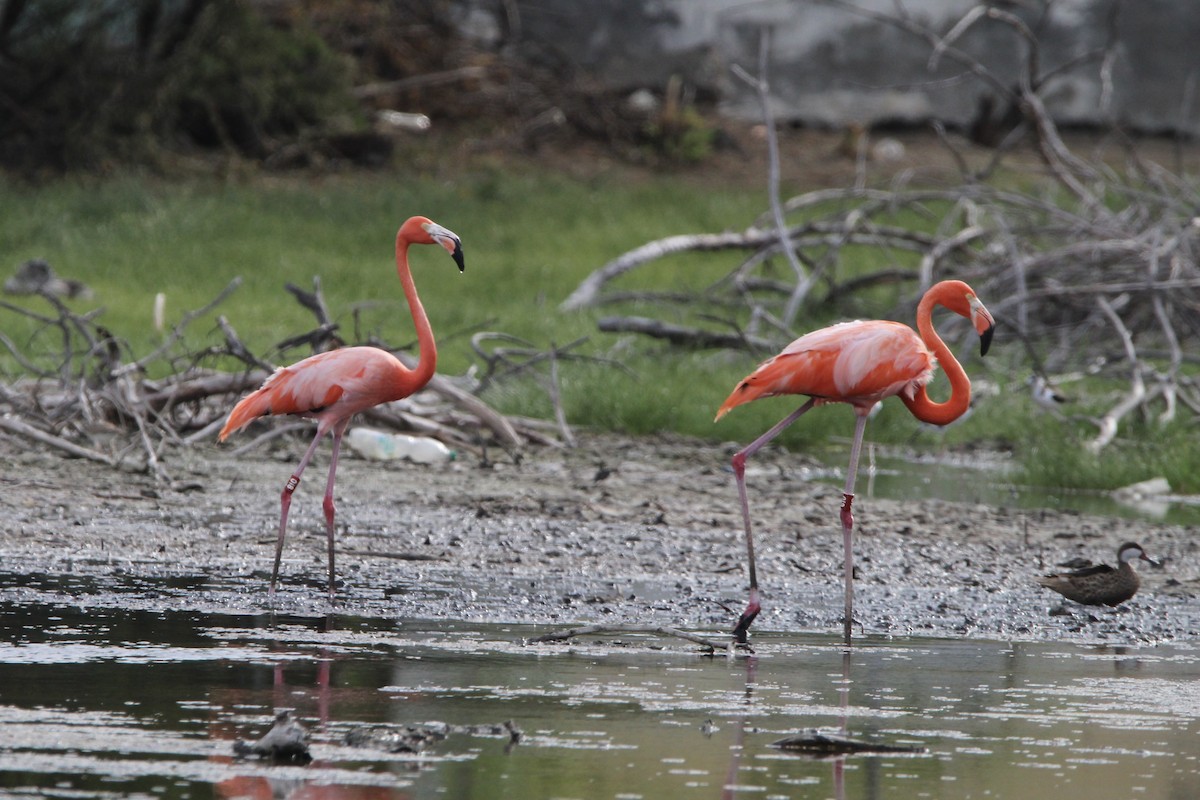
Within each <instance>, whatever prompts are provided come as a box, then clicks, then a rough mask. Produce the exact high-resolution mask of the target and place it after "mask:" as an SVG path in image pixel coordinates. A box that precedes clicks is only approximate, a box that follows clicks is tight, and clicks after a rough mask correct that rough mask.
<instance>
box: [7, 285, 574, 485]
mask: <svg viewBox="0 0 1200 800" xmlns="http://www.w3.org/2000/svg"><path fill="white" fill-rule="evenodd" d="M240 283H241V281H240V279H234V280H233V281H231V282H230V283H229V284H228V285H227V286H226V287H225V288H224V289H223V290H222V291H221V292H220V293H219V294H218V295H217V296H216V297H215V298H214V299H213V300H212V301H210V302H208V303H206V304H204V305H203V306H201V307H200V308H197V309H195V310H193V311H189V312H187V313H186V314H184V316H183V317H182V319H181V320H180V322H179V323H178V324H176V325H175V326H174V328H173V329H172V330H171V331H170V332H169V334H168V335H167V336H165V337H164V340H163V341H162V342H161V343H160V344H159V345H157V346H156V347H154V348H153V349H152V350H151V352H150V353H149V354H147V355H145V356H142V357H140V358H137V357H134V356H132V355H130V350H131V348H130V347H129V345H128V343H127V342H125V341H124V340H121V339H119V338H118V337H116V336H115V335H114V334H113V333H112V332H111V331H109V330H107V329H106V328H104V327H103V326H102V325H101V324H100V323H99V321H98V319H99V317H100V311H99V310H94V311H90V312H86V313H81V314H77V313H74V312H72V311H71V310H70V309H69V308H68V307H67V306H66V305H64V304H63V303H62V302H61V301H60V300H59V299H58V298H57V297H54V296H49V295H47V296H45V301H46V303H48V304H49V306H50V308H51V310H52V311H51V313H42V312H37V311H31V310H28V309H25V308H23V307H21V306H16V305H13V304H11V303H5V302H3V301H0V312H3V311H9V312H13V313H16V314H19V315H21V316H22V317H23V318H25V320H26V321H28V323H29V324H31V325H33V326H35V327H40V328H41V329H42V330H43V331H47V332H49V335H46V333H39V334H35V335H33V336H30V337H28V338H29V341H34V342H37V343H38V344H39V345H40V346H41V347H42V348H43V350H42V352H39V353H36V354H34V353H30V352H25V351H24V350H23V349H22V348H21V347H19V346H18V345H17V343H16V342H15V341H14V340H13V339H12V338H10V337H3V336H0V346H2V347H4V348H7V349H8V350H9V351H10V354H11V356H12V358H11V360H10V361H9V362H8V363H10V364H12V363H15V364H17V365H19V366H20V368H21V369H23V370H24V371H25V372H26V373H27V374H29V375H31V376H33V377H29V378H25V377H22V378H18V379H16V380H14V381H12V382H11V383H3V382H0V432H6V433H12V434H15V435H18V436H22V437H24V438H27V439H30V440H33V441H36V442H38V443H40V444H42V445H45V446H47V447H52V448H54V449H57V450H60V451H62V452H64V453H66V454H69V455H71V456H75V457H80V458H87V459H89V460H92V461H95V462H97V463H102V464H106V465H110V466H115V465H118V464H121V463H124V462H127V461H128V460H129V458H130V455H131V454H134V455H136V456H137V461H136V462H134V466H135V467H136V466H138V465H139V463H140V466H141V467H142V468H144V469H145V470H146V471H148V472H150V473H151V474H153V475H154V476H155V477H156V479H158V480H160V481H164V482H167V483H170V482H171V477H170V475H169V474H168V472H167V460H168V456H169V454H170V452H171V451H172V449H173V448H179V447H187V446H191V445H194V444H197V443H199V442H211V441H213V440H214V439H215V438H216V433H217V431H218V430H219V428H220V427H221V425H222V424H223V420H224V418H225V416H226V414H227V413H228V410H229V408H230V407H231V406H232V405H233V403H234V401H235V400H236V399H237V398H238V397H240V396H241V395H244V394H245V393H246V392H248V391H251V390H253V389H255V388H257V387H258V386H260V385H261V384H262V383H263V381H264V380H266V378H267V377H268V376H269V375H270V374H271V373H272V372H273V370H274V365H273V364H272V363H271V362H270V361H269V360H268V359H266V358H263V357H261V356H259V355H256V354H255V353H254V352H253V351H252V350H251V349H250V348H249V347H248V346H247V345H246V344H245V343H244V342H243V341H242V340H241V338H240V337H239V336H238V334H237V331H236V330H235V329H234V327H233V325H232V324H231V323H230V322H229V320H228V319H226V318H225V317H224V316H218V317H217V319H216V329H217V330H218V331H219V333H218V335H219V336H220V337H223V340H224V342H223V345H221V346H210V347H206V348H205V349H202V350H199V351H193V350H191V349H189V345H188V342H187V333H188V329H189V326H191V325H193V324H194V323H195V322H196V321H197V320H198V319H201V318H202V317H204V316H205V315H207V314H209V313H210V312H212V311H213V310H214V309H215V308H216V307H217V306H218V305H219V304H220V303H221V302H222V301H223V300H224V299H226V298H227V297H228V296H229V295H230V294H231V293H232V292H233V291H234V290H236V289H237V287H238V286H239V285H240ZM287 288H288V291H289V292H290V293H291V294H292V296H293V297H295V298H296V300H297V302H299V303H300V304H301V305H303V306H304V307H305V308H307V309H309V310H310V311H312V313H313V314H314V316H315V317H316V318H317V320H318V323H319V327H318V328H317V329H316V331H314V332H310V333H308V334H303V335H302V336H300V337H294V338H293V339H292V340H291V341H292V342H293V343H303V344H306V345H308V347H309V348H310V349H314V350H316V349H320V348H323V347H327V346H328V344H329V343H330V342H331V341H333V340H332V339H331V336H332V334H333V331H334V330H335V329H336V327H337V326H336V323H333V322H332V321H331V315H330V313H329V310H328V308H327V307H326V304H325V299H324V297H323V295H322V292H321V284H320V281H319V280H318V279H314V282H313V291H311V292H309V291H306V290H303V289H300V288H298V287H296V286H290V285H289V286H288V287H287ZM47 340H48V341H51V342H53V343H56V344H58V345H59V347H60V348H61V349H60V350H58V351H57V352H54V351H50V352H47V351H46V349H45V345H44V342H45V341H47ZM580 341H582V340H580ZM573 346H574V344H572V345H570V346H569V347H573ZM564 349H565V348H560V349H555V350H554V352H552V353H551V354H550V363H551V366H552V371H553V370H554V369H555V368H556V364H557V361H556V359H559V358H562V357H563V356H562V352H563V350H564ZM229 358H233V359H236V360H237V361H239V362H241V363H243V364H246V365H247V366H248V367H249V368H248V369H245V370H242V371H239V372H228V371H224V370H220V369H215V368H209V367H206V366H204V365H205V364H208V363H216V364H217V365H220V366H223V365H224V364H223V363H222V362H221V361H220V360H221V359H224V360H225V361H226V362H227V361H228V359H229ZM397 358H399V359H400V360H401V361H402V362H404V363H405V364H407V365H409V366H410V367H412V366H414V365H415V363H416V359H415V358H414V357H413V356H410V355H409V354H407V353H403V352H400V353H398V354H397ZM164 373H166V374H165V377H157V376H160V375H163V374H164ZM150 375H155V376H156V377H153V378H151V377H149V376H150ZM460 384H462V382H461V381H456V380H453V379H450V378H448V377H446V376H444V375H440V374H439V375H434V376H433V378H432V379H431V380H430V382H429V384H428V386H427V387H426V389H425V390H424V391H422V392H420V393H418V394H417V395H414V396H413V397H410V398H407V399H406V400H405V401H403V402H401V403H395V404H387V405H384V406H379V407H376V408H374V409H371V410H370V411H369V412H366V414H365V415H364V416H365V418H368V419H370V420H371V421H372V422H373V423H376V424H381V425H382V426H384V427H390V428H392V429H395V430H400V431H416V432H418V433H420V434H422V435H427V436H433V437H435V438H438V439H441V440H443V441H445V442H446V443H447V444H450V445H451V446H453V447H455V448H457V449H459V450H460V451H470V452H474V453H477V454H480V455H483V456H486V448H487V447H488V445H489V443H491V442H495V443H497V444H498V445H499V446H501V447H502V448H503V449H504V450H505V451H506V452H507V453H509V455H510V456H511V457H513V458H519V452H520V450H521V448H522V447H523V446H524V445H525V444H526V443H528V442H539V443H541V442H552V440H551V439H550V437H548V436H547V435H546V434H545V433H544V432H543V431H542V430H539V429H536V428H535V426H533V425H531V424H530V422H529V421H526V420H520V419H518V418H508V417H506V416H505V415H503V414H500V413H499V412H497V411H496V410H494V409H493V408H491V407H490V406H489V405H488V404H487V403H486V402H484V401H483V400H481V399H480V398H479V397H477V396H476V395H475V394H473V393H472V392H471V391H469V390H468V389H467V388H463V385H460ZM476 388H478V387H477V386H476ZM559 411H560V414H559V419H558V426H559V429H560V431H561V432H562V434H563V436H564V439H566V440H567V441H569V440H570V438H571V437H570V429H569V428H568V427H566V418H565V415H563V414H561V407H560V409H559ZM272 424H273V428H272V430H271V431H270V432H269V433H267V434H266V435H264V436H260V437H258V438H256V439H253V440H252V441H250V442H249V443H247V444H246V445H243V446H242V447H240V448H238V449H237V450H234V451H233V452H234V453H243V452H246V451H248V450H251V449H254V448H255V447H259V446H261V445H262V444H263V443H265V442H267V441H270V440H271V439H273V438H275V437H277V436H281V435H286V434H289V433H292V432H295V431H300V430H303V431H305V432H306V433H307V432H310V431H311V428H312V424H311V423H308V422H304V423H300V424H297V423H295V422H294V421H273V422H272ZM96 431H103V432H104V433H103V435H104V437H106V440H107V439H111V438H112V437H113V436H114V434H115V435H116V437H117V438H116V440H115V446H114V447H113V449H114V453H113V454H109V453H108V452H107V450H108V447H107V446H106V447H103V448H101V447H97V446H96V445H95V443H94V442H95V441H96V439H97V436H98V434H97V433H96ZM122 436H123V437H124V439H123V440H122V438H121V437H122ZM106 444H107V441H106Z"/></svg>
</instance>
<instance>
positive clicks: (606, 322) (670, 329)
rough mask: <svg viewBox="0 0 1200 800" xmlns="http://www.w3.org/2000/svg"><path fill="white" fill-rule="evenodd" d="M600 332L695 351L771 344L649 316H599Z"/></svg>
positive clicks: (758, 348) (751, 337)
mask: <svg viewBox="0 0 1200 800" xmlns="http://www.w3.org/2000/svg"><path fill="white" fill-rule="evenodd" d="M597 327H599V329H600V331H601V332H603V333H640V334H642V335H644V336H650V337H652V338H655V339H665V340H666V341H668V342H670V343H671V344H675V345H680V346H683V347H692V348H695V349H698V350H699V349H705V348H713V347H733V348H739V347H750V348H753V349H756V350H769V349H771V347H772V343H771V342H769V341H767V340H766V339H763V338H761V337H758V336H750V335H748V334H745V333H717V332H715V331H706V330H702V329H700V328H685V327H683V326H682V325H672V324H671V323H669V322H663V321H662V320H657V319H651V318H649V317H602V318H601V319H600V321H599V322H598V323H597Z"/></svg>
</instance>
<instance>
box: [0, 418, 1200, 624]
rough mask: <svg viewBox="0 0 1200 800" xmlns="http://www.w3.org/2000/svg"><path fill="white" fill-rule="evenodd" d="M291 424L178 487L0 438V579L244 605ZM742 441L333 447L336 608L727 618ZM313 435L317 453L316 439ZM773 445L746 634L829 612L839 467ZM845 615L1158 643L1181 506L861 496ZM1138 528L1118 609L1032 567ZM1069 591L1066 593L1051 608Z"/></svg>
mask: <svg viewBox="0 0 1200 800" xmlns="http://www.w3.org/2000/svg"><path fill="white" fill-rule="evenodd" d="M300 448H301V445H300V444H299V443H297V442H282V443H277V444H274V445H269V446H265V447H264V448H263V449H262V450H261V451H259V452H257V453H254V454H250V455H245V456H240V457H237V458H234V457H232V456H230V455H229V452H228V449H219V448H217V447H215V446H211V447H209V446H205V447H197V448H195V449H193V450H190V451H187V452H186V453H183V454H180V455H173V456H172V458H171V461H169V462H168V463H167V468H168V470H169V472H170V474H171V476H172V478H173V480H174V483H173V486H170V487H168V486H165V485H163V484H160V483H156V482H155V481H154V480H153V479H152V478H151V477H149V476H147V475H144V474H136V473H130V472H124V471H118V470H113V469H110V468H107V467H103V466H100V465H96V464H92V463H89V462H85V461H80V460H73V459H64V458H62V457H60V456H59V455H58V454H55V453H48V452H44V451H40V450H37V449H35V448H32V447H30V446H28V445H27V444H26V443H25V442H22V441H19V440H16V439H14V438H0V462H3V463H4V464H6V465H7V468H6V469H5V470H4V471H3V473H2V474H0V509H2V515H3V516H2V518H3V519H4V520H6V521H5V523H4V525H3V528H2V529H0V576H2V579H0V600H8V601H10V602H18V603H31V602H33V603H47V604H54V603H66V604H72V605H78V604H84V605H88V604H91V605H103V606H108V605H120V606H122V607H131V608H146V609H151V610H153V609H156V608H162V609H176V610H195V611H197V612H202V613H203V612H210V613H212V612H218V611H220V612H227V613H244V614H259V613H267V612H268V611H269V610H270V608H269V606H268V604H267V598H266V584H267V580H268V577H269V571H270V559H271V555H272V551H273V543H274V536H275V526H276V525H277V522H278V517H277V515H278V502H279V500H278V493H279V489H280V488H281V486H282V484H283V482H284V480H286V478H287V476H288V475H289V474H290V472H291V469H292V467H293V465H294V463H295V461H296V460H297V458H298V456H299V452H300ZM732 452H733V445H725V446H721V445H712V444H709V443H703V442H696V441H692V440H687V439H682V438H676V437H654V438H641V439H631V438H626V437H621V436H614V435H602V436H584V437H583V438H582V440H581V446H580V447H579V448H577V449H574V450H569V451H564V450H555V449H551V448H539V449H532V450H529V451H527V452H526V453H525V454H524V457H523V458H522V460H521V462H520V463H514V462H513V461H512V460H511V459H509V458H506V457H501V458H499V459H497V460H496V461H494V462H492V463H488V464H483V463H480V461H479V460H478V459H477V458H474V457H467V458H464V459H461V460H457V461H453V462H448V463H443V464H437V465H433V466H417V465H412V464H408V463H406V462H387V463H373V462H367V461H364V460H361V459H357V458H346V459H345V460H344V461H343V464H342V465H341V467H340V468H339V476H338V477H339V481H338V486H339V492H338V497H337V501H338V520H339V540H338V576H339V579H340V580H341V581H342V586H341V589H340V593H339V601H338V603H337V606H336V607H334V608H333V609H332V611H333V612H334V613H342V614H352V615H358V616H366V617H380V618H415V619H433V620H462V621H470V622H504V623H513V624H529V625H538V626H565V625H576V624H635V623H644V624H656V625H672V626H677V627H685V628H689V629H697V630H703V631H708V632H715V633H719V632H723V631H726V630H727V629H728V628H729V626H730V625H731V624H732V622H733V620H734V619H735V618H736V616H737V614H738V613H740V611H741V608H742V607H743V605H744V602H745V573H744V566H743V558H742V556H743V549H744V546H743V543H742V537H741V523H740V514H739V512H738V509H737V499H736V493H735V491H734V486H733V480H732V476H731V475H730V473H729V472H728V471H727V470H726V469H725V467H726V465H727V464H728V457H729V455H730V454H731V453H732ZM322 455H325V454H324V453H323V454H322ZM318 459H319V460H318V461H317V462H316V463H315V464H314V466H313V467H312V468H311V469H310V472H309V474H308V475H307V476H306V479H305V482H304V484H302V486H301V487H300V489H298V490H297V492H296V496H295V500H294V502H293V506H292V512H293V516H292V523H291V528H290V534H289V539H288V542H287V545H286V547H285V550H284V562H283V567H282V569H281V580H282V586H281V593H280V596H279V598H278V600H277V603H276V608H275V610H276V611H277V612H279V613H285V614H297V615H305V616H308V615H316V616H320V615H326V614H329V613H330V612H331V607H330V605H329V604H328V602H327V600H326V598H325V593H324V590H323V586H324V575H325V563H324V523H323V519H322V516H321V492H322V489H323V486H324V470H325V463H326V462H324V461H323V459H321V458H320V456H319V457H318ZM812 466H814V465H813V464H812V462H808V461H806V460H805V458H804V457H803V456H802V455H797V454H789V453H784V452H782V451H778V450H776V451H772V452H764V453H762V454H759V455H758V456H756V458H755V460H754V462H753V463H752V464H751V466H750V469H749V470H748V474H749V484H750V487H751V488H750V491H751V502H752V505H753V510H754V514H755V519H756V524H757V526H758V528H757V535H758V551H759V552H758V565H759V574H760V581H761V583H762V589H763V594H764V611H763V613H762V615H761V616H760V617H759V619H758V621H757V622H756V624H755V627H754V629H753V630H752V638H757V639H760V640H768V639H769V637H770V635H771V633H772V632H789V633H790V632H818V633H827V634H829V635H830V637H831V638H834V637H836V636H837V635H838V634H840V630H841V625H840V617H841V535H840V528H839V527H838V523H837V509H838V505H839V503H840V500H841V496H840V492H839V489H838V487H836V486H834V485H831V484H827V483H818V482H806V481H805V480H804V479H803V474H802V473H803V472H804V468H805V467H812ZM856 519H857V534H858V535H857V539H856V547H855V550H856V558H857V566H858V569H859V579H858V581H857V582H856V617H857V623H858V625H857V627H856V630H857V631H858V632H859V635H894V636H908V635H915V636H934V637H961V636H966V637H972V638H982V639H997V640H1018V641H1038V640H1072V641H1083V642H1097V643H1107V644H1113V645H1121V644H1128V645H1137V644H1152V643H1158V642H1172V641H1180V640H1189V639H1195V638H1197V637H1198V636H1200V609H1198V607H1197V606H1198V604H1197V603H1196V596H1197V593H1198V592H1200V556H1198V552H1197V551H1198V549H1200V543H1198V541H1197V536H1196V533H1197V531H1196V530H1195V528H1194V527H1181V526H1170V525H1156V524H1146V523H1130V522H1127V521H1124V520H1113V519H1107V518H1102V517H1088V516H1083V515H1079V514H1075V513H1071V512H1065V511H1055V510H1045V511H1029V510H1018V509H1007V508H1001V507H986V506H980V505H970V504H955V503H946V502H940V501H932V500H921V501H912V502H897V501H890V500H884V499H876V498H870V497H865V496H860V498H859V500H858V503H857V504H856ZM1126 539H1135V540H1138V541H1140V542H1141V543H1142V544H1143V545H1144V546H1145V547H1146V548H1147V550H1149V551H1150V552H1151V553H1152V554H1153V555H1155V556H1156V557H1159V558H1161V559H1163V560H1164V565H1163V567H1162V568H1161V569H1143V570H1142V571H1141V574H1142V577H1143V588H1142V591H1141V592H1140V593H1139V594H1138V595H1137V597H1135V598H1134V599H1133V600H1131V601H1129V602H1127V603H1125V604H1124V605H1122V606H1121V607H1119V608H1118V609H1116V610H1109V609H1085V608H1083V607H1080V606H1074V605H1070V606H1067V607H1066V608H1065V609H1060V606H1061V605H1062V604H1061V603H1060V602H1059V601H1058V597H1057V595H1054V594H1052V593H1051V592H1049V591H1047V590H1045V589H1041V588H1039V587H1038V586H1037V585H1036V583H1035V578H1036V576H1038V575H1039V574H1042V573H1044V572H1047V571H1051V570H1053V569H1054V568H1055V565H1056V564H1058V563H1059V562H1062V561H1064V560H1066V559H1068V558H1073V557H1080V556H1082V557H1086V558H1092V559H1095V560H1104V561H1107V562H1109V563H1111V562H1112V558H1113V551H1114V550H1115V547H1116V545H1117V544H1119V543H1120V542H1121V541H1123V540H1126ZM1064 611H1065V613H1063V612H1064Z"/></svg>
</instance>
